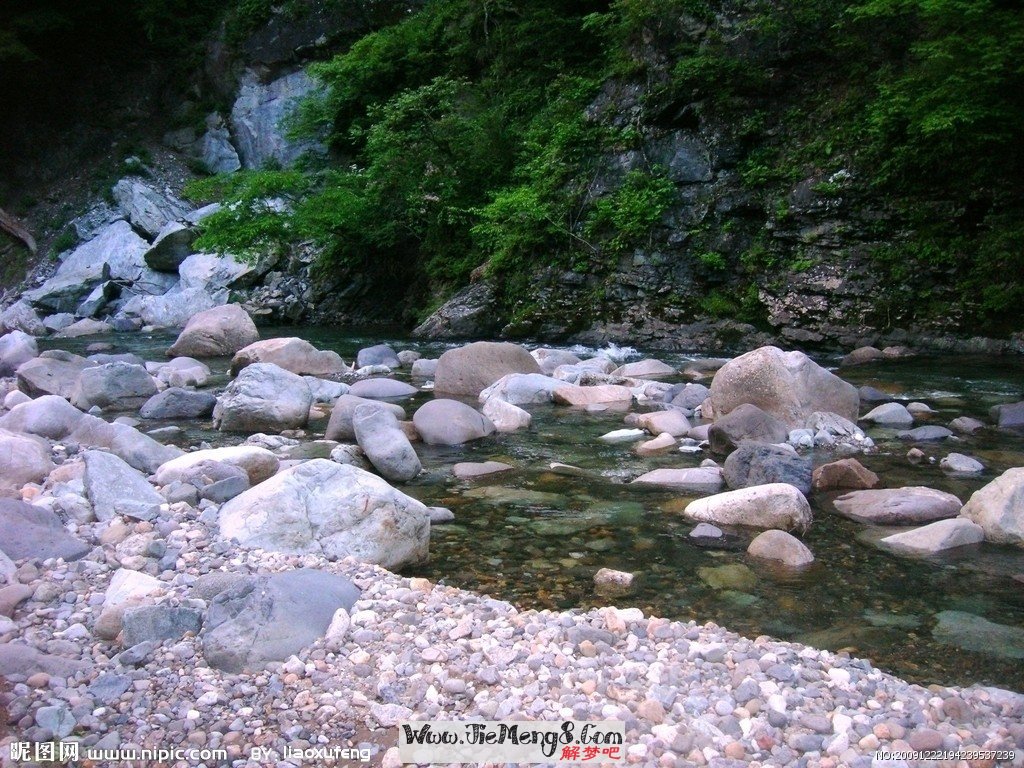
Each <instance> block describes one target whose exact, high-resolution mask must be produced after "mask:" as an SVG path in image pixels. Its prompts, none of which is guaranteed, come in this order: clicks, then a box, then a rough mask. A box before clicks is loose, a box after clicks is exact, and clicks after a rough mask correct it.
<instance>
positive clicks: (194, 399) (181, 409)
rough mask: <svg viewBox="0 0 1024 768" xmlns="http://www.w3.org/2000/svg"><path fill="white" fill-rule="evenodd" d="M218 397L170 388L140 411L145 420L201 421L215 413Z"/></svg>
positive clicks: (156, 396)
mask: <svg viewBox="0 0 1024 768" xmlns="http://www.w3.org/2000/svg"><path fill="white" fill-rule="evenodd" d="M216 404H217V397H216V396H215V395H214V394H213V393H212V392H196V391H195V390H191V389H182V388H181V387H170V388H169V389H165V390H164V391H163V392H159V393H157V394H155V395H153V396H152V397H151V398H149V400H147V401H146V402H145V404H143V406H142V408H141V409H140V410H139V416H141V417H142V418H144V419H201V418H203V417H206V416H210V415H211V414H212V413H213V407H214V406H215V405H216Z"/></svg>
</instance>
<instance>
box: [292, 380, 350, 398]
mask: <svg viewBox="0 0 1024 768" xmlns="http://www.w3.org/2000/svg"><path fill="white" fill-rule="evenodd" d="M302 378H304V379H305V380H306V383H307V384H308V385H309V392H310V394H311V395H312V396H313V402H314V403H333V402H334V401H335V400H337V399H338V398H339V397H341V396H342V395H347V394H348V391H349V386H348V384H345V383H344V382H341V381H331V380H330V379H318V378H317V377H315V376H303V377H302Z"/></svg>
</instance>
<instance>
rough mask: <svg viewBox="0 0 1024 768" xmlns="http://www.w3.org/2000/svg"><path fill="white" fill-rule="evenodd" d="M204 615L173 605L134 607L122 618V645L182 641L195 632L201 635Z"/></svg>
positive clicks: (126, 611)
mask: <svg viewBox="0 0 1024 768" xmlns="http://www.w3.org/2000/svg"><path fill="white" fill-rule="evenodd" d="M202 626H203V615H202V614H201V613H200V612H199V611H197V610H196V609H195V608H189V607H187V606H173V605H134V606H131V607H129V608H126V609H125V611H124V614H123V615H122V616H121V627H122V632H123V635H122V644H123V645H124V647H125V648H131V647H132V646H135V645H138V644H139V643H146V642H152V643H162V642H164V641H165V640H178V639H179V638H182V637H184V636H185V634H186V633H188V632H191V633H192V634H193V635H198V634H199V630H200V628H201V627H202Z"/></svg>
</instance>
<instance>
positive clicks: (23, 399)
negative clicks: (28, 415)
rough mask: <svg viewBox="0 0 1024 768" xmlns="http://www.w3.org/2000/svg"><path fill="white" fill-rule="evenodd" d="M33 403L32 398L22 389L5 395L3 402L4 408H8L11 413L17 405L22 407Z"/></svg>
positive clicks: (13, 390)
mask: <svg viewBox="0 0 1024 768" xmlns="http://www.w3.org/2000/svg"><path fill="white" fill-rule="evenodd" d="M31 401H32V398H31V397H29V396H28V395H26V394H25V393H24V392H22V391H21V390H20V389H12V390H11V391H10V392H8V393H7V394H6V395H4V401H3V402H4V408H6V409H7V410H8V411H9V410H11V409H12V408H13V407H14V406H16V405H21V404H22V403H29V402H31Z"/></svg>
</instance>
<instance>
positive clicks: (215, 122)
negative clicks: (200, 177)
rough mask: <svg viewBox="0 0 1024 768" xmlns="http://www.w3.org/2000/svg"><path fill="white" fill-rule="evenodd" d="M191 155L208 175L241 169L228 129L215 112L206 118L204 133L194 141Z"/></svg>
mask: <svg viewBox="0 0 1024 768" xmlns="http://www.w3.org/2000/svg"><path fill="white" fill-rule="evenodd" d="M192 153H193V155H194V156H195V157H196V158H197V159H198V160H199V162H201V163H202V164H203V167H204V168H205V169H206V170H207V171H209V172H210V173H233V172H234V171H237V170H239V169H240V168H241V167H242V161H241V160H239V158H238V152H237V151H236V150H235V147H234V145H233V144H232V143H231V134H230V133H229V132H228V127H227V125H225V124H224V119H223V118H222V117H221V116H220V115H219V114H218V113H216V112H213V113H211V114H209V115H207V116H206V132H205V133H203V135H202V136H200V137H199V138H198V139H197V140H196V141H195V143H194V144H193V146H192Z"/></svg>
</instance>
